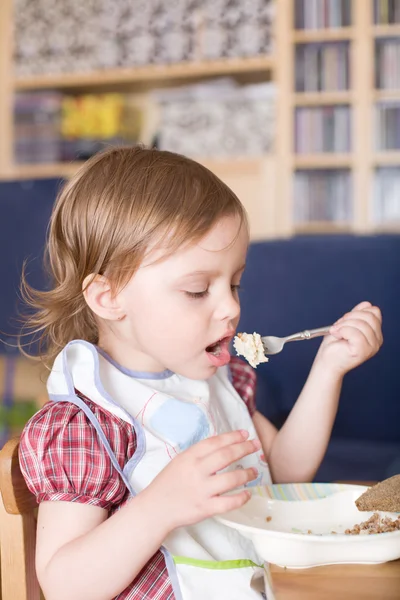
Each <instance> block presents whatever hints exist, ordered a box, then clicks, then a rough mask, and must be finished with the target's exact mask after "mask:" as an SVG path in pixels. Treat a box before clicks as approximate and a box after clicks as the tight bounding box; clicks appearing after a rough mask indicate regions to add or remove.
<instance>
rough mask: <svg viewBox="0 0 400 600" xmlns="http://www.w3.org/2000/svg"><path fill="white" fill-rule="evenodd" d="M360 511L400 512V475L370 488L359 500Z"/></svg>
mask: <svg viewBox="0 0 400 600" xmlns="http://www.w3.org/2000/svg"><path fill="white" fill-rule="evenodd" d="M356 506H357V508H358V510H368V511H374V510H381V511H386V512H400V475H394V476H393V477H389V479H385V480H384V481H381V482H380V483H377V484H376V485H373V486H372V487H370V488H369V489H368V490H367V491H366V492H364V493H363V494H362V495H361V496H360V497H359V498H358V499H357V500H356Z"/></svg>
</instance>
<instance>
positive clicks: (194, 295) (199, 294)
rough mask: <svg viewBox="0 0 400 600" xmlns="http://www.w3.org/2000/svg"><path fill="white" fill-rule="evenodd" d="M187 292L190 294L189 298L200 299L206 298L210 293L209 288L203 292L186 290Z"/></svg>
mask: <svg viewBox="0 0 400 600" xmlns="http://www.w3.org/2000/svg"><path fill="white" fill-rule="evenodd" d="M185 294H186V295H187V296H189V298H195V299H200V298H205V297H206V296H207V295H208V290H204V291H202V292H185Z"/></svg>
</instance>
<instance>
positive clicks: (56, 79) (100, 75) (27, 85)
mask: <svg viewBox="0 0 400 600" xmlns="http://www.w3.org/2000/svg"><path fill="white" fill-rule="evenodd" d="M273 66H274V63H273V58H272V57H271V56H257V57H254V58H233V59H228V58H227V59H223V60H222V59H221V60H213V61H211V60H210V61H202V62H200V61H199V62H187V63H180V64H174V65H150V66H146V67H135V68H132V69H110V70H102V71H95V72H90V73H65V74H63V75H41V76H37V77H23V78H16V79H14V89H15V90H16V91H25V90H45V89H57V90H65V91H67V90H68V91H81V90H99V89H101V90H106V89H130V90H132V89H143V88H146V87H147V88H149V87H150V88H151V87H159V86H163V85H175V84H177V83H180V84H182V81H184V82H191V81H193V80H198V79H209V78H210V77H215V76H229V75H237V76H240V75H243V76H247V77H246V80H247V81H248V80H250V81H254V80H261V81H263V80H264V81H265V80H267V79H269V74H270V72H271V70H272V69H273ZM242 80H243V78H242Z"/></svg>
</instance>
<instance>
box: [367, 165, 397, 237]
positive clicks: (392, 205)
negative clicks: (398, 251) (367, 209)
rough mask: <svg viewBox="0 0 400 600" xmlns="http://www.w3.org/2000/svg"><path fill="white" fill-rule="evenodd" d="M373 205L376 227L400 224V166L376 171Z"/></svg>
mask: <svg viewBox="0 0 400 600" xmlns="http://www.w3.org/2000/svg"><path fill="white" fill-rule="evenodd" d="M372 204H373V210H372V214H373V221H374V223H375V224H376V225H385V224H389V223H396V222H397V223H398V224H400V166H398V167H381V168H379V169H376V171H375V179H374V188H373V202H372Z"/></svg>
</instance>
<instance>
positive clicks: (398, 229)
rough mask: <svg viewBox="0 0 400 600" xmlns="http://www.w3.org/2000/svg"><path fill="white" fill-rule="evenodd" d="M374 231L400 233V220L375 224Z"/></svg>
mask: <svg viewBox="0 0 400 600" xmlns="http://www.w3.org/2000/svg"><path fill="white" fill-rule="evenodd" d="M373 227H374V231H375V232H376V233H397V234H398V233H400V220H399V221H392V222H389V221H388V222H386V223H379V224H374V226H373Z"/></svg>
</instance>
